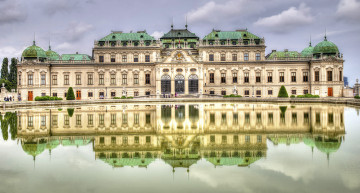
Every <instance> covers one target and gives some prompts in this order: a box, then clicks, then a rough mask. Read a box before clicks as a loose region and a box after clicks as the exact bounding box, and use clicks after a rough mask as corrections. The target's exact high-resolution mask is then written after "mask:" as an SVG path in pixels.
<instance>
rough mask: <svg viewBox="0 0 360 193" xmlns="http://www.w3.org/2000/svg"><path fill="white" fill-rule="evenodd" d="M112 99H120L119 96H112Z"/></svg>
mask: <svg viewBox="0 0 360 193" xmlns="http://www.w3.org/2000/svg"><path fill="white" fill-rule="evenodd" d="M113 99H121V98H120V97H114V98H113Z"/></svg>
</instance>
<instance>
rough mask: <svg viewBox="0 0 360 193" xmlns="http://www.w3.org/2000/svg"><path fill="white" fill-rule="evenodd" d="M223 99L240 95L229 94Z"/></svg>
mask: <svg viewBox="0 0 360 193" xmlns="http://www.w3.org/2000/svg"><path fill="white" fill-rule="evenodd" d="M223 97H224V98H231V97H242V96H241V95H235V94H231V95H224V96H223Z"/></svg>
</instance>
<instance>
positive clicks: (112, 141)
mask: <svg viewBox="0 0 360 193" xmlns="http://www.w3.org/2000/svg"><path fill="white" fill-rule="evenodd" d="M111 144H113V145H115V144H116V137H111ZM115 155H116V154H115ZM113 157H115V156H113Z"/></svg>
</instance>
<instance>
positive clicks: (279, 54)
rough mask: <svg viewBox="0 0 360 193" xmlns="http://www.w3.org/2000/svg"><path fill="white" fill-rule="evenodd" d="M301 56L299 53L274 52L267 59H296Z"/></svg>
mask: <svg viewBox="0 0 360 193" xmlns="http://www.w3.org/2000/svg"><path fill="white" fill-rule="evenodd" d="M299 56H300V54H299V52H297V51H276V52H272V53H271V54H270V56H269V57H267V58H268V59H273V58H296V57H299Z"/></svg>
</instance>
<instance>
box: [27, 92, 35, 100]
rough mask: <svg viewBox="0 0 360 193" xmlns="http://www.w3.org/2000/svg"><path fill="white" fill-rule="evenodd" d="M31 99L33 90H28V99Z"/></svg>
mask: <svg viewBox="0 0 360 193" xmlns="http://www.w3.org/2000/svg"><path fill="white" fill-rule="evenodd" d="M33 100H34V95H33V91H28V101H33Z"/></svg>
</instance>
